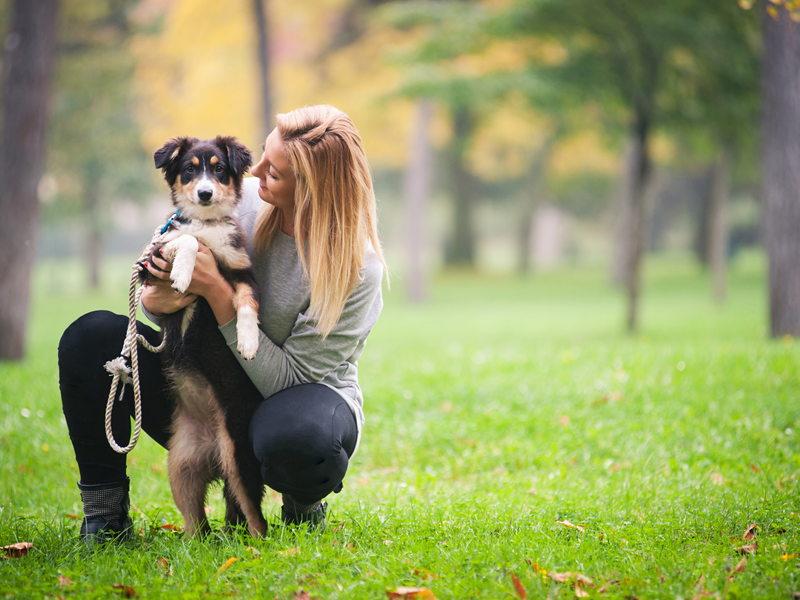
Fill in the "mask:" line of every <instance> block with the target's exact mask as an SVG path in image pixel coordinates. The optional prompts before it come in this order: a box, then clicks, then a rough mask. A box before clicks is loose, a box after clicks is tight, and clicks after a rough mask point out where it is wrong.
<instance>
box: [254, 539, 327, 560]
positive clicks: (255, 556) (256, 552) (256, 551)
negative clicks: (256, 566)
mask: <svg viewBox="0 0 800 600" xmlns="http://www.w3.org/2000/svg"><path fill="white" fill-rule="evenodd" d="M334 541H336V540H334ZM245 550H249V551H250V552H252V553H253V558H261V555H260V554H259V553H258V550H256V549H255V548H253V547H252V546H248V547H247V548H245Z"/></svg>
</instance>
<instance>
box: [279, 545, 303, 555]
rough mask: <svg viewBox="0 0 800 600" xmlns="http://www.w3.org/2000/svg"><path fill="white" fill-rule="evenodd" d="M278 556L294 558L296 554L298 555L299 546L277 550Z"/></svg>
mask: <svg viewBox="0 0 800 600" xmlns="http://www.w3.org/2000/svg"><path fill="white" fill-rule="evenodd" d="M278 554H282V555H283V556H294V555H296V554H300V546H295V547H294V548H287V549H286V550H278Z"/></svg>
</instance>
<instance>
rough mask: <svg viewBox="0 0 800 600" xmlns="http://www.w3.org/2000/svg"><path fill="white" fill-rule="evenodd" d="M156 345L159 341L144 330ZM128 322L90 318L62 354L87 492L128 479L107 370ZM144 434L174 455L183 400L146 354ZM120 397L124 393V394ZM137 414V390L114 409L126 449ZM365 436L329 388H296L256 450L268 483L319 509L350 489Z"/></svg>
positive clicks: (73, 328)
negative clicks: (352, 460)
mask: <svg viewBox="0 0 800 600" xmlns="http://www.w3.org/2000/svg"><path fill="white" fill-rule="evenodd" d="M136 325H137V328H138V330H139V333H140V334H142V335H143V336H144V337H145V338H146V339H147V340H148V341H149V342H150V343H152V344H154V345H156V344H158V342H159V337H160V336H159V333H158V332H157V331H155V330H154V329H152V328H150V327H148V326H147V325H144V324H143V323H139V322H137V324H136ZM127 326H128V318H127V317H124V316H122V315H116V314H113V313H110V312H107V311H97V312H92V313H89V314H86V315H84V316H82V317H81V318H79V319H78V320H77V321H75V322H74V323H73V324H72V325H70V326H69V327H68V328H67V330H66V331H65V332H64V335H63V336H62V337H61V343H60V344H59V346H58V368H59V376H60V379H59V384H60V387H61V402H62V405H63V407H64V416H65V417H66V420H67V427H68V429H69V436H70V439H71V440H72V445H73V447H74V448H75V458H76V460H77V462H78V468H79V469H80V473H81V482H82V483H85V484H96V483H111V482H114V481H119V480H121V479H124V478H125V475H126V470H125V455H124V454H117V453H116V452H115V451H114V450H113V449H112V448H111V447H110V446H109V444H108V440H107V439H106V434H105V407H106V402H107V400H108V393H109V390H110V388H111V376H110V375H109V373H108V372H107V371H106V370H105V363H106V362H107V361H109V360H112V359H114V358H117V357H118V356H119V354H120V351H121V349H122V342H123V340H124V338H125V333H126V331H127ZM139 381H140V386H141V392H142V429H143V430H144V431H145V432H146V433H147V434H148V435H149V436H150V437H152V438H153V439H154V440H155V441H156V442H158V443H159V444H161V445H162V446H164V447H165V448H166V447H167V444H168V442H169V438H170V422H171V419H172V413H173V409H174V406H175V398H174V396H173V395H172V393H171V392H170V388H169V384H168V383H167V380H166V379H165V377H164V374H163V371H162V368H161V359H160V355H159V354H153V353H151V352H148V351H147V350H145V349H144V348H141V347H140V348H139ZM118 393H119V392H118ZM133 414H134V406H133V389H132V388H131V387H130V385H128V386H126V389H125V399H124V400H123V402H121V403H120V402H117V401H115V403H114V411H113V413H112V421H111V428H112V431H113V433H114V439H115V440H116V441H117V443H118V444H120V445H126V444H127V443H128V442H127V440H129V439H130V436H131V417H132V416H133ZM357 437H358V430H357V426H356V421H355V417H354V416H353V413H352V411H351V410H350V408H349V407H348V406H347V403H346V402H345V401H344V400H343V399H342V397H341V396H340V395H339V394H338V393H336V392H335V391H334V390H332V389H331V388H329V387H327V386H325V385H322V384H316V383H311V384H305V385H299V386H297V387H291V388H288V389H285V390H283V391H281V392H278V393H276V394H274V395H272V396H270V397H269V398H267V399H265V400H264V401H262V402H261V404H259V405H258V407H257V408H256V410H255V411H254V413H253V416H252V418H251V421H250V442H251V445H252V448H253V452H254V453H255V456H256V457H257V458H258V461H259V462H260V464H261V474H262V477H263V479H264V483H265V484H266V485H268V486H269V487H271V488H272V489H274V490H276V491H277V492H280V493H286V494H290V495H291V496H292V497H293V498H295V499H296V500H297V501H298V502H300V503H302V504H311V503H313V502H316V501H317V500H320V499H322V498H324V497H325V496H327V495H328V494H330V493H331V492H339V491H340V490H341V489H342V480H343V479H344V475H345V473H346V471H347V465H348V461H349V457H350V456H351V455H352V454H353V450H354V449H355V445H356V439H357Z"/></svg>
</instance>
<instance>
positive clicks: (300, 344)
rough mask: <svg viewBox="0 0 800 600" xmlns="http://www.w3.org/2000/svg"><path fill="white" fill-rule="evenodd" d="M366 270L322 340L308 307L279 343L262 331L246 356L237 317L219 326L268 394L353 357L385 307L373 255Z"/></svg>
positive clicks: (327, 371) (323, 374) (316, 379)
mask: <svg viewBox="0 0 800 600" xmlns="http://www.w3.org/2000/svg"><path fill="white" fill-rule="evenodd" d="M363 275H364V279H363V280H362V282H361V283H360V284H359V285H358V287H356V289H355V290H354V291H353V293H352V294H351V295H350V297H349V298H348V299H347V302H346V303H345V307H344V310H343V311H342V316H341V317H340V318H339V322H338V323H337V324H336V326H335V327H334V328H333V330H332V331H331V333H330V334H329V335H328V337H326V338H325V339H324V340H323V339H322V337H321V336H320V335H319V333H317V330H316V320H315V319H314V318H313V317H311V316H310V315H309V314H308V311H306V312H305V313H302V314H300V315H298V317H297V320H296V321H295V324H294V327H293V328H292V332H291V334H290V335H289V337H288V338H286V340H285V341H284V343H283V345H281V346H278V345H276V344H274V343H273V342H272V341H271V340H270V339H269V338H268V337H267V336H266V335H265V334H264V332H263V331H262V332H260V335H259V346H258V353H257V354H256V356H255V358H254V359H253V360H250V361H247V360H244V359H243V358H242V357H241V355H240V354H239V353H238V352H237V351H236V346H237V343H238V339H237V336H236V320H235V319H234V320H233V321H231V322H229V323H225V324H224V325H222V326H221V327H220V331H221V332H222V334H223V335H224V336H225V341H226V342H227V344H228V346H229V347H230V348H231V351H232V352H233V354H234V356H235V357H236V359H237V360H238V361H239V364H241V366H242V368H243V369H244V371H245V372H246V373H247V375H248V377H250V379H251V381H252V382H253V383H254V384H255V386H256V387H257V388H258V390H259V391H260V392H261V394H262V395H263V396H264V397H267V396H271V395H272V394H274V393H276V392H279V391H281V390H283V389H286V388H287V387H291V386H294V385H299V384H302V383H316V382H319V381H321V380H323V379H324V378H325V377H326V376H327V375H328V374H330V373H331V372H332V371H334V370H335V369H337V368H339V367H340V366H341V365H342V364H344V363H346V362H347V361H348V359H351V358H353V356H354V354H355V353H357V349H358V348H359V346H360V345H363V342H364V340H365V338H366V337H367V335H368V334H369V332H370V331H371V329H372V327H373V325H375V322H376V321H377V320H378V316H379V315H380V312H381V308H382V307H383V300H382V297H381V279H382V276H383V265H382V263H380V262H379V261H378V260H377V259H376V260H374V261H370V262H369V263H368V264H367V265H366V266H365V268H364V271H363ZM353 360H355V359H354V358H353Z"/></svg>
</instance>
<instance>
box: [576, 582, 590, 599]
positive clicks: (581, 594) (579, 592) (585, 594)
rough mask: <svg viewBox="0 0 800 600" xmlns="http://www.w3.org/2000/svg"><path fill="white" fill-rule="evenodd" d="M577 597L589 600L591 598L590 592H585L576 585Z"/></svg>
mask: <svg viewBox="0 0 800 600" xmlns="http://www.w3.org/2000/svg"><path fill="white" fill-rule="evenodd" d="M575 596H576V597H578V598H588V597H589V592H587V591H586V590H584V589H583V588H582V587H580V586H579V585H576V586H575Z"/></svg>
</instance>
